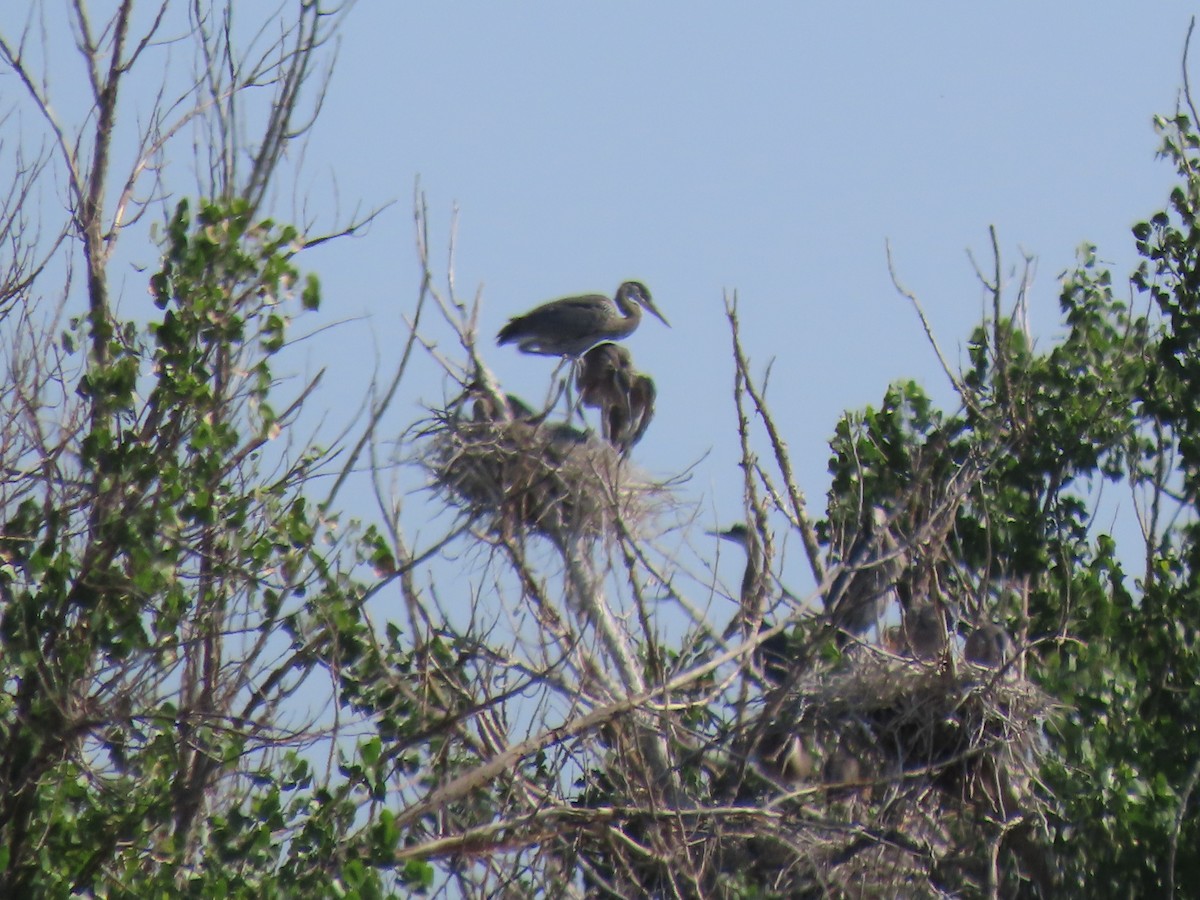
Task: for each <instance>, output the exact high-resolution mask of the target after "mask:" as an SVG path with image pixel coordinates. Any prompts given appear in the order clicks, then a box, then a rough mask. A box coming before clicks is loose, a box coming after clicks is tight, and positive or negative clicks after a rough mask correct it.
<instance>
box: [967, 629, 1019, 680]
mask: <svg viewBox="0 0 1200 900" xmlns="http://www.w3.org/2000/svg"><path fill="white" fill-rule="evenodd" d="M963 656H965V657H966V659H967V662H969V663H974V664H975V665H977V666H984V667H985V668H988V669H999V668H1000V667H1001V666H1003V665H1005V664H1007V663H1008V661H1009V660H1011V659H1012V658H1013V643H1012V639H1011V638H1009V636H1008V632H1007V631H1005V630H1004V629H1003V628H1001V627H1000V626H999V625H995V624H993V623H991V622H989V623H988V624H986V625H980V626H979V627H978V628H976V629H975V630H974V631H972V632H971V633H970V634H969V635H968V636H967V642H966V644H965V645H964V646H963Z"/></svg>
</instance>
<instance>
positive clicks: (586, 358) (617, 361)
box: [575, 341, 656, 453]
mask: <svg viewBox="0 0 1200 900" xmlns="http://www.w3.org/2000/svg"><path fill="white" fill-rule="evenodd" d="M575 380H576V383H577V384H578V386H579V401H580V402H581V403H582V404H583V405H584V406H590V407H592V408H593V409H598V410H600V431H601V434H603V435H604V437H605V439H606V440H607V441H608V442H609V443H611V444H612V445H613V446H614V447H617V448H618V449H620V450H621V452H622V453H627V452H628V451H629V448H630V447H632V446H633V445H634V444H636V443H637V442H638V441H639V440H641V438H642V435H643V434H645V433H646V428H647V427H648V426H649V425H650V420H651V419H652V418H653V417H654V399H655V396H656V392H655V389H654V382H653V381H652V380H651V379H650V376H649V375H644V374H642V373H641V372H636V371H634V368H633V357H631V356H630V355H629V351H628V350H626V349H625V348H624V347H621V346H619V345H617V344H614V343H612V342H610V341H605V342H604V343H602V344H597V345H596V346H595V347H592V348H591V349H590V350H588V351H587V352H586V353H585V354H583V356H582V357H581V358H580V361H579V370H578V373H577V375H576V379H575Z"/></svg>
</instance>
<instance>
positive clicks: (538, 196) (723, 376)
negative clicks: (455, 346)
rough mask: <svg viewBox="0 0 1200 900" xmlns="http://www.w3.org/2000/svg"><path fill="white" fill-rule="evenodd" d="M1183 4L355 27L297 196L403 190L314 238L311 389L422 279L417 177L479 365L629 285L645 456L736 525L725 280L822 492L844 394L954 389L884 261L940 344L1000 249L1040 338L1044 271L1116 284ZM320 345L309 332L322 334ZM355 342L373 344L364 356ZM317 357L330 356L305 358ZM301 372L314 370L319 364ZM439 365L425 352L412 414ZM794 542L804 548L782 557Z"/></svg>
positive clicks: (855, 402) (1151, 162)
mask: <svg viewBox="0 0 1200 900" xmlns="http://www.w3.org/2000/svg"><path fill="white" fill-rule="evenodd" d="M1189 15H1190V12H1189V10H1188V9H1187V8H1186V7H1185V6H1184V5H1183V4H1163V5H1160V6H1156V7H1154V10H1153V13H1152V14H1150V13H1148V12H1147V11H1146V10H1145V8H1143V7H1135V6H1133V5H1129V4H1119V3H1111V2H1105V3H1087V4H1085V3H1079V2H1073V3H1061V4H1041V3H1006V4H992V5H990V6H989V7H988V8H983V7H982V6H981V5H978V4H956V3H922V2H915V3H906V4H863V3H844V4H823V5H821V6H817V5H815V4H801V3H761V4H731V3H730V4H718V3H686V4H685V3H682V2H667V3H653V4H646V3H631V2H615V3H605V4H546V3H540V4H531V3H504V4H496V3H490V4H489V3H479V2H476V3H422V4H417V3H378V2H374V3H372V2H361V3H359V4H358V5H357V6H356V7H355V8H354V9H353V10H352V12H351V14H350V15H349V17H348V19H347V20H346V25H345V29H344V31H343V34H342V44H341V51H340V58H339V61H338V64H337V68H336V70H335V73H334V78H333V82H332V85H331V88H330V92H329V96H328V98H327V101H326V104H325V108H324V111H323V114H322V115H323V118H322V119H321V120H320V123H319V125H318V128H317V130H316V133H315V135H314V137H313V139H312V141H311V143H310V145H309V147H308V149H307V152H306V154H305V157H304V167H305V180H304V181H303V182H302V188H303V191H302V194H303V192H304V191H308V192H309V193H308V200H309V209H310V211H311V210H312V209H314V208H315V209H318V210H320V211H321V213H322V215H324V216H327V217H328V216H331V215H332V212H333V209H334V207H333V204H332V202H331V200H330V197H331V195H330V194H329V193H328V185H329V184H330V183H331V182H333V181H336V184H337V196H338V199H339V202H340V209H341V211H342V212H348V211H349V210H350V209H351V208H352V207H353V206H354V205H355V203H356V202H361V203H362V204H363V205H364V206H371V205H377V204H379V203H381V202H383V201H386V200H391V199H395V200H397V201H398V202H397V205H396V206H394V207H392V208H391V209H389V210H388V211H386V212H385V213H384V214H383V215H382V216H381V217H380V218H379V220H378V221H377V222H376V223H375V224H374V225H373V227H372V228H371V229H370V230H369V232H368V233H367V234H366V235H365V236H364V237H362V238H359V239H355V240H353V241H350V242H344V243H340V244H335V245H332V246H330V247H328V248H322V249H320V250H318V251H316V252H314V253H312V254H311V255H310V256H309V257H308V258H307V259H306V260H305V262H306V263H307V265H309V266H310V267H312V268H315V269H316V270H317V271H319V272H320V274H321V276H322V279H323V283H324V285H325V307H324V310H325V315H326V316H328V317H329V318H330V319H339V318H351V317H362V318H361V319H360V320H359V321H355V322H351V323H349V324H347V325H345V326H343V327H342V328H341V330H340V332H339V333H338V337H337V338H336V340H337V342H338V345H339V346H340V347H341V348H344V350H349V349H350V348H355V349H354V350H353V352H344V350H343V351H342V352H339V353H338V355H337V359H336V360H334V361H332V370H331V373H330V374H331V383H332V384H333V385H335V386H336V389H337V390H339V391H342V390H344V391H346V392H347V393H348V394H350V393H351V392H354V391H356V390H359V392H360V393H361V390H360V389H359V388H357V387H356V386H357V385H361V384H363V383H365V381H366V379H367V378H369V377H370V376H371V374H372V371H373V369H372V367H373V366H374V365H375V360H376V358H378V360H379V364H380V366H381V367H382V369H384V370H387V369H389V368H390V366H391V365H392V363H393V361H394V358H395V355H396V354H397V353H398V347H399V343H398V342H399V341H400V340H401V339H402V336H403V333H404V326H403V322H402V320H401V316H402V314H403V313H404V312H407V311H409V310H410V309H411V306H412V303H413V299H414V297H415V294H416V287H417V284H418V270H417V266H416V260H415V253H414V251H413V237H412V235H413V231H412V217H411V208H410V204H411V196H412V192H413V185H414V181H415V179H417V178H418V177H419V178H420V183H421V186H422V188H423V190H424V191H425V193H426V197H427V199H428V203H429V207H430V210H431V214H432V216H431V237H432V241H433V245H434V252H435V256H436V258H437V259H438V260H441V259H443V258H444V255H445V248H446V242H447V238H448V234H449V222H450V214H451V210H452V208H454V207H455V206H457V208H458V210H459V223H458V242H457V256H456V263H457V265H456V274H457V279H458V286H459V290H460V293H461V294H462V295H463V296H465V297H468V298H469V297H471V296H473V295H474V293H475V291H476V290H477V289H481V290H482V297H483V302H484V306H483V325H482V330H483V331H484V333H485V335H486V336H487V338H488V340H487V342H486V343H487V344H489V347H488V361H489V363H490V364H491V365H492V367H493V369H494V370H495V371H496V373H497V374H498V375H499V377H500V378H501V380H502V381H503V383H504V386H505V387H506V388H507V389H509V390H512V391H515V392H517V393H519V394H522V395H526V396H528V397H530V398H533V399H536V398H540V397H541V396H542V394H543V392H544V388H545V384H546V380H547V378H548V376H549V372H550V370H551V369H552V368H553V362H552V361H549V360H546V359H544V358H538V357H523V356H520V355H519V354H517V353H516V352H515V351H514V350H513V349H512V348H510V347H505V348H496V347H491V346H490V343H491V335H494V333H495V331H496V330H497V329H498V328H499V327H500V326H501V325H502V324H503V323H504V321H505V320H506V319H507V317H508V316H510V315H513V314H515V313H518V312H522V311H524V310H526V309H528V308H530V307H531V306H533V305H536V304H537V303H540V302H543V301H545V300H549V299H552V298H554V297H558V296H562V295H565V294H571V293H584V292H611V291H613V290H614V289H615V288H616V287H617V285H618V284H619V283H620V282H621V281H623V280H625V279H629V278H636V279H639V280H642V281H644V282H645V283H646V284H647V285H648V286H649V287H650V289H651V291H652V292H653V294H654V297H655V299H656V301H657V303H658V305H659V307H660V308H661V309H662V310H663V312H664V313H665V314H666V315H667V317H668V318H669V319H670V320H671V322H672V324H673V326H674V327H673V328H671V329H666V328H664V327H663V326H662V325H661V324H660V323H658V322H656V321H653V320H650V321H647V322H644V323H643V325H642V327H641V328H640V329H639V331H638V332H637V333H636V334H635V335H634V336H633V337H632V338H631V340H630V341H629V342H628V346H629V347H630V349H631V350H632V352H633V354H634V357H635V360H636V362H637V364H638V366H639V367H640V368H642V369H643V370H645V371H647V372H649V373H650V374H651V375H652V376H653V377H654V379H655V380H656V382H657V384H658V390H659V409H658V417H657V419H656V420H655V422H654V425H653V426H652V427H651V429H650V431H649V433H648V434H647V436H646V438H645V440H644V441H643V443H642V444H640V445H639V446H638V447H637V448H636V450H635V458H636V461H637V462H638V463H639V464H640V465H642V466H644V467H645V468H646V469H648V470H649V471H651V472H653V473H655V474H657V475H661V476H667V475H670V474H673V473H677V472H679V471H681V470H682V469H684V468H685V467H686V466H688V465H690V464H692V463H694V462H696V461H697V460H701V462H700V464H699V466H698V467H697V468H696V470H695V477H694V478H693V480H692V481H691V482H690V483H689V484H688V485H687V486H686V487H685V488H684V492H685V495H686V499H688V500H689V501H691V502H695V503H698V504H699V505H700V507H701V509H702V510H705V512H703V513H702V516H705V517H707V516H711V517H712V519H713V520H719V521H721V522H728V521H732V520H734V519H736V518H738V517H740V516H741V508H742V507H741V494H740V485H741V482H740V477H741V476H740V470H739V469H738V468H737V467H736V458H737V444H736V435H735V432H734V428H733V422H734V419H733V410H732V404H731V401H730V396H731V383H732V367H731V365H730V361H729V336H728V331H727V327H726V323H725V319H724V314H723V307H722V296H723V293H724V292H725V291H727V290H728V291H732V290H736V291H738V294H739V297H740V303H741V316H742V321H743V326H744V330H745V339H746V342H747V345H748V349H749V351H750V353H751V356H752V359H753V362H754V364H755V365H756V367H758V368H759V369H760V370H761V368H762V367H763V366H765V365H766V364H767V363H768V362H769V361H771V360H772V359H773V360H774V368H773V371H772V377H771V391H770V397H769V399H770V401H771V402H772V405H773V407H774V410H775V412H776V414H777V415H778V417H779V420H780V425H781V427H782V429H783V432H784V435H785V437H786V438H787V440H788V442H789V445H790V448H791V452H792V456H793V462H794V464H795V465H796V469H797V476H798V478H799V480H800V482H801V487H802V488H803V489H804V490H805V491H806V492H807V493H808V495H809V498H810V501H812V502H813V504H814V505H815V506H817V508H818V510H819V509H820V507H821V506H822V505H823V494H824V491H825V488H826V485H827V480H826V475H825V467H826V463H827V456H828V451H827V446H826V442H827V440H828V437H829V435H830V434H831V432H832V429H833V426H834V423H835V421H836V419H837V417H838V415H839V414H840V412H841V411H842V410H844V409H847V408H857V407H861V406H862V405H864V404H866V403H874V402H877V401H878V399H879V398H880V397H881V395H882V393H883V391H884V389H885V387H886V385H887V384H888V383H889V382H890V381H892V380H894V379H898V378H906V377H913V378H916V379H917V380H918V381H919V382H920V383H922V384H923V385H924V386H925V387H926V388H927V389H928V390H929V391H931V392H932V393H933V394H934V395H935V397H937V398H939V399H940V400H941V401H943V402H946V403H951V402H952V400H953V398H952V396H951V393H950V391H949V388H948V386H947V385H946V383H945V379H944V378H943V377H942V376H941V374H940V370H939V368H938V365H937V362H936V359H935V358H934V356H933V354H932V352H931V351H930V349H929V347H928V345H927V343H926V341H925V339H924V336H923V333H922V330H921V327H920V324H919V323H918V321H917V319H916V317H915V316H914V314H913V313H912V310H911V308H910V307H909V306H908V305H907V303H906V302H905V301H904V300H903V299H902V298H900V297H899V295H898V294H896V292H895V291H894V289H893V288H892V286H891V282H890V280H889V276H888V271H887V261H886V257H885V251H884V247H885V241H890V243H891V246H892V251H893V255H894V259H895V263H896V266H897V269H898V272H899V274H900V276H901V278H902V280H903V282H904V283H905V284H906V286H907V287H909V288H910V289H912V290H913V291H914V292H916V293H917V294H918V295H919V297H920V298H921V300H922V302H923V303H924V305H925V308H926V310H927V312H928V314H929V316H930V318H931V320H932V323H933V325H934V328H935V329H936V331H937V334H938V337H939V339H940V341H941V343H942V345H943V347H944V348H945V349H946V350H947V351H948V353H949V354H950V355H951V356H952V357H954V358H957V357H958V355H959V351H960V348H961V346H962V343H963V341H964V339H965V336H966V334H967V332H968V329H969V328H970V327H971V325H972V324H973V323H974V322H975V321H977V319H978V317H979V315H980V312H981V308H982V307H981V304H982V302H983V299H984V297H983V291H982V289H981V287H980V285H979V282H978V281H977V280H976V277H975V275H974V273H973V271H972V268H971V264H970V262H969V260H968V258H967V255H966V251H967V250H968V249H970V250H972V251H973V252H974V253H975V255H976V257H977V258H978V259H980V260H981V261H983V262H984V264H985V265H986V266H988V268H990V265H991V263H990V245H989V240H988V226H989V225H995V226H996V227H997V229H998V232H999V237H1000V242H1001V248H1002V252H1003V254H1004V257H1005V261H1006V263H1007V267H1008V271H1012V270H1011V267H1012V266H1015V265H1017V264H1018V263H1019V262H1020V257H1021V251H1025V252H1028V253H1030V254H1033V255H1035V256H1036V257H1037V279H1036V281H1035V283H1034V286H1033V291H1032V293H1031V296H1030V304H1031V309H1030V317H1031V321H1032V323H1033V327H1034V330H1035V333H1036V334H1037V335H1038V337H1039V339H1040V340H1041V341H1042V342H1043V345H1044V344H1045V342H1047V341H1049V340H1051V339H1053V337H1054V335H1055V334H1056V332H1057V293H1058V279H1059V276H1060V274H1061V273H1062V272H1063V271H1064V270H1065V269H1067V268H1068V267H1069V266H1070V265H1071V264H1072V261H1073V259H1074V254H1075V250H1076V248H1077V247H1078V246H1079V244H1080V243H1082V242H1084V241H1090V242H1094V243H1096V244H1098V245H1099V248H1100V256H1101V258H1102V259H1105V260H1109V261H1111V262H1112V263H1113V264H1114V267H1115V270H1116V274H1117V276H1118V283H1121V279H1122V277H1123V276H1124V274H1125V273H1127V271H1128V270H1129V269H1130V267H1131V266H1132V265H1133V263H1134V257H1133V255H1132V247H1131V244H1132V242H1131V239H1130V236H1129V229H1130V226H1131V225H1132V224H1133V223H1134V222H1135V221H1137V220H1139V219H1141V218H1145V217H1147V216H1148V215H1150V214H1151V213H1152V212H1153V211H1155V210H1156V209H1158V208H1160V207H1161V205H1162V204H1163V202H1164V200H1165V197H1166V194H1167V191H1168V190H1169V187H1170V184H1171V181H1172V173H1171V171H1170V169H1169V166H1167V165H1166V164H1164V163H1163V162H1161V161H1157V160H1156V159H1155V151H1156V147H1157V138H1156V136H1155V134H1154V132H1153V129H1152V127H1151V117H1152V115H1154V114H1155V113H1168V114H1169V113H1171V112H1173V111H1174V109H1175V103H1176V98H1177V95H1178V90H1179V88H1180V86H1181V56H1182V51H1183V43H1184V37H1185V34H1186V31H1187V25H1188V17H1189ZM323 346H324V347H326V348H327V347H328V346H329V345H328V344H325V345H323ZM368 347H370V348H371V349H369V350H368V349H367V348H368ZM311 352H312V353H313V354H314V356H318V355H319V354H320V353H322V352H324V351H322V350H317V349H314V350H312V351H311ZM318 362H320V363H323V362H325V360H322V359H317V360H315V361H314V365H315V364H317V363H318ZM442 390H443V388H442V382H441V381H440V380H439V379H438V378H437V375H436V372H435V371H434V369H433V368H432V367H428V368H427V369H426V370H424V371H422V372H415V373H414V375H413V378H412V379H411V380H410V381H408V382H407V383H406V385H405V388H404V389H402V394H403V395H404V401H403V404H402V406H401V407H400V408H399V409H397V411H396V419H395V422H396V425H397V427H400V426H402V425H403V424H405V423H406V422H407V421H408V420H410V419H411V417H412V415H413V414H414V413H415V411H416V410H417V408H418V406H419V404H420V403H422V402H425V403H431V404H436V403H438V402H439V400H440V398H441V397H442ZM793 555H794V556H795V557H797V562H798V561H799V560H798V558H799V556H800V554H799V552H798V548H797V550H796V552H794V553H793Z"/></svg>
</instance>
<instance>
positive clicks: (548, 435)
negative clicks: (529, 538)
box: [427, 413, 658, 540]
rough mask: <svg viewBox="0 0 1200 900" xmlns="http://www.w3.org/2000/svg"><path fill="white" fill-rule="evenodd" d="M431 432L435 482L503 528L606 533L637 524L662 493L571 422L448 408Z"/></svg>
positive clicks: (469, 510) (452, 499) (559, 536)
mask: <svg viewBox="0 0 1200 900" xmlns="http://www.w3.org/2000/svg"><path fill="white" fill-rule="evenodd" d="M428 434H429V441H430V451H431V452H430V453H429V454H428V456H427V459H429V460H430V462H429V463H428V466H429V469H430V472H431V474H432V478H433V482H434V484H435V486H436V487H437V488H438V490H439V491H440V492H441V493H442V494H443V496H445V497H446V498H447V500H448V502H449V503H451V504H452V505H453V506H456V507H458V508H459V509H461V510H462V511H463V512H465V513H466V514H467V515H469V516H471V517H473V518H479V519H482V520H484V521H487V522H488V523H489V524H490V526H491V527H492V528H494V529H495V530H497V531H498V532H501V533H505V534H512V533H517V532H519V531H523V530H529V531H533V532H536V533H539V534H542V535H544V536H546V537H549V538H551V539H554V540H564V539H567V538H572V537H584V538H595V537H600V536H602V535H604V534H606V533H608V532H609V531H610V529H611V527H612V525H613V523H614V522H616V521H618V520H620V521H622V522H624V523H625V524H626V526H627V527H632V526H635V525H637V524H638V523H639V522H640V521H642V520H643V519H644V518H645V517H646V516H648V514H649V513H650V511H651V506H652V503H653V499H654V497H655V496H656V494H657V493H658V489H656V488H655V487H653V486H652V485H649V484H648V483H646V481H645V479H643V478H639V476H638V473H637V472H636V470H635V469H634V468H633V467H632V466H631V465H630V464H629V463H628V462H627V461H626V460H624V459H623V458H622V457H621V454H620V453H619V452H618V451H617V450H616V449H614V448H613V446H612V445H611V444H609V443H608V442H606V441H603V440H601V439H599V438H597V437H596V436H595V435H593V434H592V433H590V432H583V431H580V430H578V429H576V428H574V427H573V426H570V425H567V424H566V423H552V422H545V421H537V420H532V421H531V420H530V419H529V418H524V417H521V418H508V417H503V418H502V417H497V418H489V417H486V416H477V417H476V418H474V419H468V418H465V417H461V416H458V415H454V414H452V413H445V414H441V415H439V416H438V417H437V419H436V422H435V425H434V427H433V428H432V429H430V431H429V433H428Z"/></svg>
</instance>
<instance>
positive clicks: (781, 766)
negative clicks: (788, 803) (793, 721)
mask: <svg viewBox="0 0 1200 900" xmlns="http://www.w3.org/2000/svg"><path fill="white" fill-rule="evenodd" d="M757 754H758V758H759V761H760V762H761V763H763V765H764V766H765V767H766V768H767V769H768V770H769V771H770V773H771V775H773V776H774V777H775V778H778V779H779V780H781V781H785V782H791V783H793V784H794V783H798V782H801V781H804V780H805V779H806V778H808V776H810V775H811V774H812V773H813V769H814V768H815V766H814V760H813V756H812V754H811V753H809V751H808V748H807V747H806V746H804V741H802V740H801V739H800V736H799V735H798V734H796V733H795V730H794V728H793V727H791V726H790V725H788V724H786V723H780V722H773V723H771V725H770V726H769V727H768V728H767V729H766V731H765V732H764V734H763V736H762V738H761V739H760V740H759V743H758V748H757Z"/></svg>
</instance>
